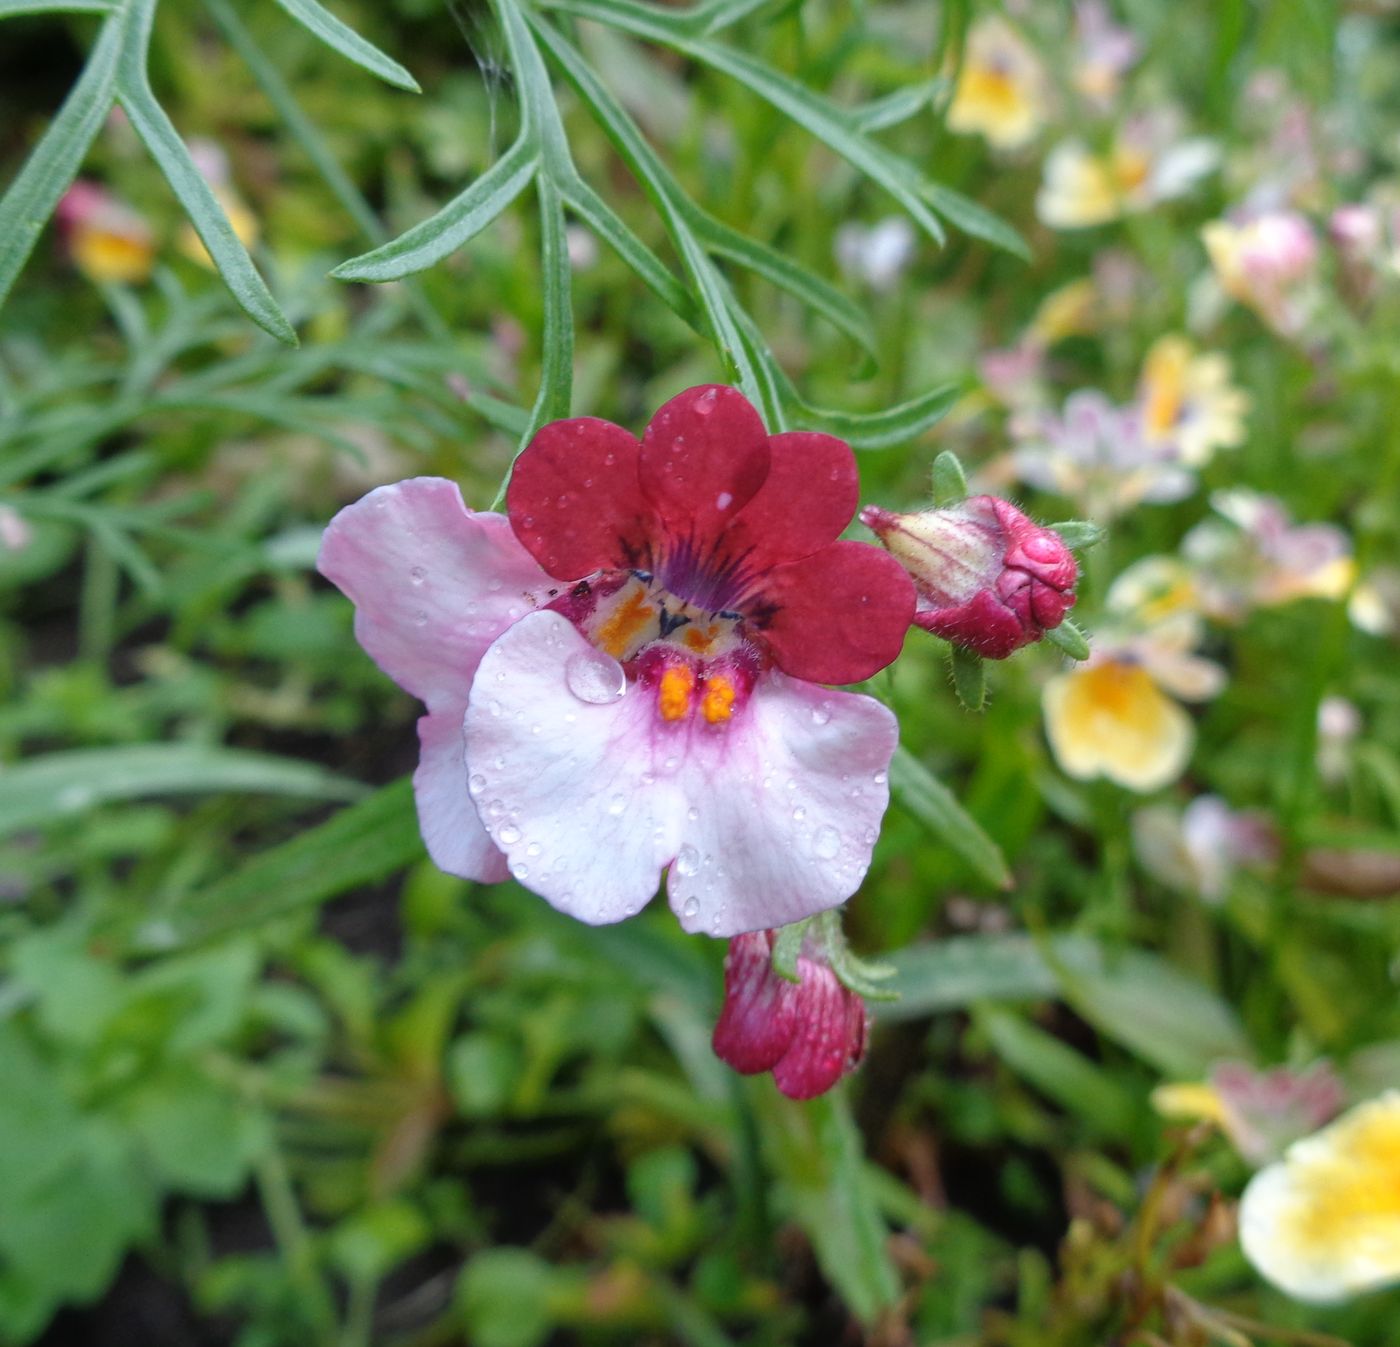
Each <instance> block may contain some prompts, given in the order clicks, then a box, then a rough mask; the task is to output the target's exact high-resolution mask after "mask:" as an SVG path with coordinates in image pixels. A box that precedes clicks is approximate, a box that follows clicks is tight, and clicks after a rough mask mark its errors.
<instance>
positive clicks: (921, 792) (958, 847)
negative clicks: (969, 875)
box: [890, 748, 1012, 889]
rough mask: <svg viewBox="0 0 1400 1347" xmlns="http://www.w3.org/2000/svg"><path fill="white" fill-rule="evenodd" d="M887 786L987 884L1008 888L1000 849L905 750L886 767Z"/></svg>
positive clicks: (1008, 877) (896, 755) (1005, 866)
mask: <svg viewBox="0 0 1400 1347" xmlns="http://www.w3.org/2000/svg"><path fill="white" fill-rule="evenodd" d="M890 786H891V788H892V789H893V791H894V793H895V796H896V798H897V799H898V800H899V802H900V804H902V805H903V806H904V808H905V809H907V810H908V811H909V812H910V813H911V814H913V815H914V817H915V818H917V819H919V820H920V821H921V822H923V823H925V824H927V825H928V827H929V829H930V830H931V831H932V832H933V834H934V835H935V836H936V837H938V838H940V839H941V840H942V841H943V842H945V843H947V845H948V846H949V847H951V848H952V849H953V850H954V851H956V852H957V853H958V855H959V856H961V857H962V858H963V860H965V861H966V862H967V863H968V864H969V865H970V866H972V868H973V869H974V870H975V871H976V872H977V873H978V874H979V875H981V876H982V878H983V879H985V880H986V881H987V882H988V883H989V884H992V885H994V886H995V887H996V888H999V889H1009V888H1010V887H1011V883H1012V880H1011V871H1010V870H1009V869H1008V868H1007V865H1006V858H1005V857H1004V856H1003V855H1002V854H1001V848H1000V847H999V846H997V844H996V843H995V842H993V841H992V839H991V838H990V837H988V836H987V834H986V833H985V832H983V831H982V828H981V825H980V824H978V822H977V820H976V819H974V818H973V817H972V815H971V814H969V813H968V812H967V810H965V809H964V808H963V807H962V805H960V804H959V803H958V802H957V800H956V799H954V798H953V793H952V792H951V791H950V790H949V789H948V787H947V786H945V785H944V784H943V783H942V782H941V781H939V780H938V778H937V777H936V776H934V775H933V773H932V772H930V771H929V770H928V768H927V767H925V766H924V765H923V763H921V762H920V761H919V760H918V759H917V758H916V757H914V756H913V755H912V754H911V753H910V752H909V751H908V749H905V748H897V749H895V752H894V758H893V760H892V761H891V763H890Z"/></svg>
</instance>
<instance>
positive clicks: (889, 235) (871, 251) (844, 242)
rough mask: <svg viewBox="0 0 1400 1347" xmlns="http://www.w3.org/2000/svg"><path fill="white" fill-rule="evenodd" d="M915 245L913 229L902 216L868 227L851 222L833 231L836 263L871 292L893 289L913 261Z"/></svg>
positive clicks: (892, 217) (892, 216) (889, 218)
mask: <svg viewBox="0 0 1400 1347" xmlns="http://www.w3.org/2000/svg"><path fill="white" fill-rule="evenodd" d="M916 243H917V240H916V238H915V235H914V226H913V225H911V224H910V223H909V221H908V219H906V218H905V217H904V216H903V215H891V216H889V217H888V218H886V219H884V220H881V221H880V222H879V223H878V224H874V225H869V226H866V225H863V224H857V223H855V222H854V221H853V222H851V223H849V224H844V225H842V226H841V228H840V229H838V230H837V231H836V260H837V262H838V263H840V266H841V269H842V270H843V271H845V272H847V273H848V274H850V275H852V276H857V277H859V278H860V279H861V280H862V281H864V282H865V284H866V285H868V286H869V287H870V288H871V289H872V290H878V291H886V290H892V289H893V288H894V287H895V285H896V284H898V282H899V278H900V277H901V276H902V275H904V272H905V270H906V269H907V268H908V266H909V263H910V262H912V261H913V260H914V250H915V246H916Z"/></svg>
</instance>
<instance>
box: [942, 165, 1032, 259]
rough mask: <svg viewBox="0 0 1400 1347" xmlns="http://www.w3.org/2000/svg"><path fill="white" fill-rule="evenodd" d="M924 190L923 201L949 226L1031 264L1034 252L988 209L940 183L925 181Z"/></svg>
mask: <svg viewBox="0 0 1400 1347" xmlns="http://www.w3.org/2000/svg"><path fill="white" fill-rule="evenodd" d="M921 190H922V191H923V194H924V199H925V200H926V201H927V202H928V203H929V205H930V206H932V207H933V208H934V210H936V211H937V212H938V213H939V214H940V215H941V216H942V217H943V218H944V219H945V220H947V221H948V223H949V224H952V225H957V227H958V228H959V229H961V230H962V231H963V233H964V234H971V235H972V236H973V237H974V238H979V239H982V240H983V241H984V242H987V243H990V244H992V245H993V246H995V247H997V248H1003V249H1005V250H1006V251H1007V252H1009V253H1012V254H1014V255H1015V256H1016V257H1020V258H1023V259H1025V260H1026V261H1029V260H1030V255H1031V250H1030V249H1029V248H1028V247H1027V246H1026V241H1025V239H1023V238H1022V237H1021V236H1020V235H1019V234H1018V233H1017V232H1016V231H1015V230H1014V229H1012V227H1011V226H1010V225H1009V224H1007V223H1006V221H1005V220H1003V219H1002V218H1001V216H999V215H994V214H993V213H992V212H991V211H989V210H988V209H987V208H986V207H985V206H979V205H978V204H977V202H975V201H973V200H972V199H971V198H970V197H966V196H964V195H963V194H962V193H961V192H957V191H954V190H953V188H951V187H945V186H944V185H943V184H942V183H940V182H931V181H929V180H928V179H927V178H925V179H923V185H922V188H921Z"/></svg>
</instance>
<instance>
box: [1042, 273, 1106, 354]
mask: <svg viewBox="0 0 1400 1347" xmlns="http://www.w3.org/2000/svg"><path fill="white" fill-rule="evenodd" d="M1101 307H1102V299H1101V297H1100V295H1099V290H1098V286H1096V285H1095V284H1094V282H1093V281H1092V280H1091V279H1090V278H1089V277H1087V276H1081V277H1080V279H1079V280H1077V281H1070V282H1069V284H1068V285H1062V286H1060V287H1059V289H1057V290H1052V291H1051V292H1050V293H1049V294H1048V295H1046V296H1045V298H1044V299H1042V300H1041V301H1040V304H1039V306H1038V307H1037V309H1036V311H1035V317H1034V318H1032V319H1031V322H1030V326H1029V327H1028V328H1027V329H1026V337H1027V338H1028V339H1029V340H1030V341H1031V342H1033V343H1035V344H1036V345H1040V346H1053V345H1054V344H1055V343H1056V342H1057V341H1063V340H1064V339H1065V338H1066V337H1079V336H1084V335H1085V334H1086V333H1089V332H1093V331H1095V329H1096V328H1097V327H1098V325H1099V311H1100V308H1101Z"/></svg>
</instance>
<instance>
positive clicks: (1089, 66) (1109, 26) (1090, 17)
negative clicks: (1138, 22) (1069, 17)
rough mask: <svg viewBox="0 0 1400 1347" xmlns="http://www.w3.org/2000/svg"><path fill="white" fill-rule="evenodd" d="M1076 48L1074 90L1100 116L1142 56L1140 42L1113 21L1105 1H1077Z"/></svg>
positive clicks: (1106, 109) (1075, 20)
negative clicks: (1086, 100) (1124, 78)
mask: <svg viewBox="0 0 1400 1347" xmlns="http://www.w3.org/2000/svg"><path fill="white" fill-rule="evenodd" d="M1074 44H1075V45H1074V56H1073V60H1074V68H1073V73H1072V75H1071V78H1072V79H1073V81H1074V87H1075V88H1076V89H1078V90H1079V92H1080V93H1081V94H1083V95H1084V97H1085V98H1086V99H1088V100H1089V102H1090V103H1091V104H1092V105H1093V106H1094V107H1095V108H1097V109H1098V110H1099V111H1100V112H1107V111H1109V110H1110V109H1111V108H1112V107H1113V105H1114V103H1115V101H1116V100H1117V98H1118V95H1119V93H1120V92H1121V90H1122V87H1123V76H1124V75H1126V74H1127V73H1128V71H1129V70H1131V69H1132V68H1133V66H1135V65H1136V64H1137V62H1138V58H1139V56H1141V54H1142V51H1141V47H1140V45H1139V43H1138V40H1137V38H1136V37H1135V36H1134V35H1133V32H1132V30H1131V29H1128V28H1125V27H1123V25H1122V24H1120V23H1117V22H1116V21H1115V20H1114V18H1113V12H1112V11H1111V10H1110V9H1109V7H1108V5H1107V4H1106V3H1105V0H1077V3H1076V4H1075V6H1074Z"/></svg>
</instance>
